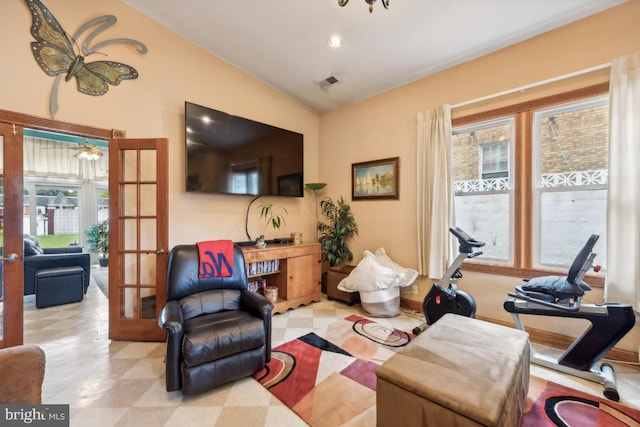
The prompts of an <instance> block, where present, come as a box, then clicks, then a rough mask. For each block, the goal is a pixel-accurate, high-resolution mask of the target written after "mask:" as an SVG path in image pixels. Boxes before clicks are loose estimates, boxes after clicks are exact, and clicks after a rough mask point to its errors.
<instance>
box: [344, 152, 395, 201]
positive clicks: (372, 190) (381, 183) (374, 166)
mask: <svg viewBox="0 0 640 427" xmlns="http://www.w3.org/2000/svg"><path fill="white" fill-rule="evenodd" d="M399 159H400V158H399V157H391V158H388V159H381V160H372V161H370V162H362V163H353V164H352V165H351V169H352V173H351V198H352V199H353V200H366V199H369V200H379V199H399V198H400V194H399V186H398V184H399V182H398V181H399V178H400V175H399V170H398V167H399V165H398V163H399Z"/></svg>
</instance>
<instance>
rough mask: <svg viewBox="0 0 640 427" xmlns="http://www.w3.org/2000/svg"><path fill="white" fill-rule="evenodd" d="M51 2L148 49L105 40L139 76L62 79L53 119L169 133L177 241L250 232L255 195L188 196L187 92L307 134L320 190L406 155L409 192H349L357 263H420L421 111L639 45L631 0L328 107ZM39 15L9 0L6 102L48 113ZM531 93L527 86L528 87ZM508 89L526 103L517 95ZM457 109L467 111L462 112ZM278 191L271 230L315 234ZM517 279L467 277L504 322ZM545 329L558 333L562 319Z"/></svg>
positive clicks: (104, 9)
mask: <svg viewBox="0 0 640 427" xmlns="http://www.w3.org/2000/svg"><path fill="white" fill-rule="evenodd" d="M46 5H47V6H48V7H49V8H50V9H51V11H52V12H53V14H54V15H55V16H56V17H57V19H58V20H59V21H60V23H61V24H62V26H63V27H64V28H65V29H66V30H67V31H68V32H70V33H73V32H75V31H76V29H77V28H78V27H79V26H80V25H81V24H83V23H84V22H86V21H87V20H89V19H91V18H94V17H97V16H100V15H104V14H113V15H115V16H116V17H117V18H118V22H117V23H116V25H115V26H113V27H111V28H109V29H108V30H106V31H105V32H103V33H102V34H101V35H100V37H99V40H103V39H106V38H117V37H127V38H133V39H137V40H140V41H142V42H144V43H145V44H147V46H148V47H149V53H148V54H146V55H139V54H137V53H136V52H135V51H134V50H133V49H132V48H130V47H128V46H120V45H111V46H108V47H106V48H104V52H105V53H107V54H108V55H109V56H108V58H109V59H111V60H115V61H121V62H124V63H127V64H130V65H132V66H134V67H135V68H136V69H137V70H138V71H139V73H140V77H139V78H138V79H137V80H132V81H124V82H123V83H122V84H121V85H120V86H116V87H112V88H111V89H110V91H109V92H108V93H107V94H106V95H104V96H101V97H90V96H87V95H84V94H81V93H79V92H78V91H77V90H76V88H75V84H74V83H72V82H69V83H63V84H61V87H60V92H59V101H60V110H59V112H58V114H57V117H56V118H57V119H59V120H62V121H66V122H73V123H79V124H85V125H91V126H96V127H102V128H116V129H123V130H125V131H126V132H127V135H128V136H129V137H136V138H138V137H140V138H141V137H164V138H168V139H169V157H170V158H169V171H168V172H169V177H170V179H169V227H170V236H169V242H170V244H171V245H175V244H178V243H186V242H193V241H195V240H200V239H202V238H216V237H228V238H231V239H235V240H242V239H244V238H245V236H244V214H245V209H246V206H247V203H248V201H249V198H248V197H231V196H211V195H195V194H187V193H185V192H184V183H183V175H184V167H183V162H184V155H183V146H184V136H183V129H182V127H183V108H184V101H185V100H189V101H192V102H195V103H199V104H202V105H206V106H210V107H213V108H217V109H221V110H224V111H227V112H229V113H232V114H239V115H243V116H245V117H249V118H251V119H254V120H258V121H263V122H266V123H269V124H273V125H276V126H280V127H285V128H289V129H292V130H294V131H297V132H301V133H303V134H304V135H305V181H306V182H312V181H325V182H327V183H328V184H329V185H328V186H327V188H326V189H325V190H324V191H323V195H328V196H331V197H334V198H337V197H340V196H344V197H345V199H347V200H348V201H349V200H350V199H351V196H350V192H351V187H350V186H351V164H352V163H354V162H361V161H367V160H374V159H380V158H385V157H394V156H399V157H400V171H401V175H400V200H399V201H358V202H352V203H351V205H352V207H353V210H354V213H355V216H356V219H357V221H358V225H359V228H360V235H359V236H358V237H357V238H356V239H355V240H354V241H353V242H352V244H351V245H350V246H351V248H352V250H353V252H354V254H355V255H356V259H355V260H354V263H355V262H357V261H359V260H360V259H361V257H362V251H363V250H364V249H371V250H374V249H376V248H378V247H385V248H386V249H387V252H388V254H389V255H390V256H391V257H392V258H393V259H394V260H396V261H397V262H399V263H401V264H403V265H405V266H407V267H413V268H415V267H416V265H417V257H416V243H415V242H416V239H415V237H414V236H415V232H416V225H415V223H416V215H415V211H416V206H415V202H414V200H415V192H416V186H415V182H414V180H415V176H416V166H415V163H414V162H415V154H414V153H415V140H416V114H417V112H418V111H421V110H425V109H428V108H432V107H434V106H436V105H440V104H444V103H448V104H456V103H460V102H464V101H467V100H470V99H475V98H478V97H483V96H487V95H490V94H494V93H498V92H501V91H504V90H509V89H513V88H516V87H519V86H522V85H527V84H530V83H533V82H537V81H542V80H546V79H549V78H553V77H556V76H559V75H563V74H566V73H572V72H575V71H578V70H581V69H585V68H589V67H592V66H595V65H599V64H602V63H606V62H609V61H611V60H612V59H613V58H615V57H618V56H620V55H624V54H627V53H630V52H633V51H636V50H638V49H640V26H638V25H637V18H638V17H640V0H630V1H629V2H627V3H625V4H623V5H621V6H618V7H616V8H613V9H610V10H608V11H605V12H603V13H600V14H598V15H596V16H593V17H590V18H587V19H584V20H582V21H580V22H577V23H574V24H572V25H568V26H566V27H563V28H561V29H558V30H555V31H552V32H549V33H546V34H543V35H541V36H539V37H536V38H533V39H531V40H528V41H525V42H523V43H519V44H517V45H515V46H512V47H509V48H506V49H503V50H501V51H499V52H496V53H494V54H490V55H486V56H484V57H481V58H479V59H476V60H474V61H470V62H468V63H465V64H462V65H460V66H457V67H454V68H451V69H449V70H446V71H443V72H441V73H438V74H436V75H434V76H431V77H428V78H424V79H422V80H419V81H417V82H415V83H412V84H408V85H405V86H402V87H400V88H397V89H395V90H392V91H389V92H387V93H384V94H382V95H379V96H376V97H373V98H370V99H368V100H366V101H363V102H360V103H357V104H354V105H352V106H349V107H347V108H343V109H341V110H339V111H336V112H333V113H329V114H326V115H323V116H321V117H318V116H317V115H315V114H313V113H311V112H310V111H308V110H307V109H305V108H304V107H302V106H300V105H298V104H297V103H296V102H294V101H292V100H291V99H289V98H287V97H286V96H284V95H282V94H281V93H279V92H277V91H274V90H273V89H270V88H268V87H267V86H265V85H264V84H262V83H260V82H258V81H257V80H255V79H254V78H252V77H251V76H249V75H247V74H245V73H243V72H241V71H239V70H238V69H236V68H234V67H233V66H231V65H229V64H227V63H226V62H224V61H221V60H219V59H217V58H215V57H213V56H211V55H209V54H207V53H205V52H204V51H202V50H201V49H200V48H198V47H196V46H194V45H192V44H190V43H188V42H187V41H186V40H184V39H183V38H181V37H179V36H177V35H176V34H175V33H173V32H171V31H170V30H168V29H166V28H164V27H162V26H161V25H159V24H157V23H155V22H154V21H152V20H150V19H148V18H147V17H145V16H143V15H141V14H139V13H138V12H137V11H135V10H134V9H132V8H130V7H128V6H127V5H125V4H123V3H122V2H121V1H119V0H83V1H77V0H46ZM30 25H31V16H30V13H29V11H28V9H27V7H26V5H25V4H24V2H23V1H21V0H10V1H4V2H3V6H2V13H1V14H0V37H1V40H2V43H1V44H0V54H1V57H2V58H3V67H2V79H0V94H1V95H0V109H5V110H11V111H17V112H22V113H28V114H33V115H37V116H43V117H49V109H48V103H49V93H50V90H51V85H52V83H53V78H51V77H49V76H47V75H45V74H44V73H43V72H42V70H40V68H39V67H38V66H37V65H36V63H35V61H34V59H33V56H32V54H31V52H30V50H29V43H30V42H31V41H32V37H31V35H30V33H29V28H30ZM94 56H95V58H98V57H99V56H98V55H94ZM100 59H102V57H101V56H100ZM87 60H88V61H91V60H95V59H94V58H91V57H90V58H88V59H87ZM589 78H591V79H592V80H594V81H602V80H603V79H606V73H596V75H595V76H594V77H589ZM557 86H558V85H554V87H557ZM559 86H560V87H562V86H563V84H560V85H559ZM533 92H535V91H533ZM526 96H528V94H524V95H523V97H526ZM508 98H509V99H510V100H517V99H520V98H519V96H518V95H516V96H512V97H508ZM472 108H473V107H471V108H465V111H469V110H471V109H472ZM455 114H460V112H459V111H454V115H455ZM319 147H322V149H320V148H319ZM274 201H276V203H278V204H280V205H283V206H285V207H286V209H287V210H288V212H289V214H288V217H287V226H286V227H285V228H284V229H282V230H280V231H278V232H273V231H270V230H269V231H268V232H267V233H266V234H267V237H270V236H280V235H288V234H289V233H290V232H292V231H302V232H303V233H304V235H305V236H312V235H313V224H312V218H313V209H314V207H313V198H312V197H309V196H307V197H305V198H304V199H292V200H289V199H276V200H274ZM250 226H251V231H252V233H253V234H256V233H259V232H262V225H261V223H260V221H259V218H258V215H257V211H256V210H255V209H254V210H253V211H252V215H251V218H250ZM428 282H429V281H428V280H424V279H423V280H421V281H420V295H418V296H417V297H416V296H410V295H406V294H403V297H407V298H413V299H415V300H421V299H422V296H423V295H424V293H425V292H426V290H427V289H428V286H429V283H428ZM515 282H517V280H513V278H505V277H496V276H488V275H481V274H468V275H467V276H466V277H465V279H463V281H462V283H461V285H462V287H467V288H468V289H469V290H470V291H471V292H472V293H473V294H474V295H475V297H476V299H477V300H478V302H479V304H478V305H479V307H478V314H479V315H482V316H486V317H493V318H497V319H508V317H507V316H506V313H504V311H503V310H502V301H503V300H504V297H505V295H506V292H507V291H508V290H509V288H511V287H512V284H514V283H515ZM498 284H499V285H498ZM594 299H595V298H594ZM536 326H538V325H537V324H536ZM542 326H543V327H547V326H546V325H542ZM547 328H548V327H547ZM548 329H553V330H559V328H558V326H557V325H555V326H553V327H552V328H548ZM560 331H561V332H562V330H560ZM567 333H569V331H568V332H567ZM639 343H640V333H639V332H638V328H637V327H636V329H635V330H634V332H633V334H632V335H631V337H630V338H629V337H628V338H625V342H624V343H623V344H624V347H625V348H631V349H634V350H635V349H637V348H638V344H639Z"/></svg>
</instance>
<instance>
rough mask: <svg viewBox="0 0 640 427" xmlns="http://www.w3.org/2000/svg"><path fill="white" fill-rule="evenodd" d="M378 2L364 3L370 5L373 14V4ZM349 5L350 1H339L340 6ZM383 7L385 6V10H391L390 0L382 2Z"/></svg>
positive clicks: (366, 1)
mask: <svg viewBox="0 0 640 427" xmlns="http://www.w3.org/2000/svg"><path fill="white" fill-rule="evenodd" d="M376 1H377V0H364V2H365V3H366V4H368V5H369V13H371V12H373V4H374V3H375V2H376ZM347 3H349V0H338V4H339V5H340V6H342V7H345V6H346V5H347ZM382 5H383V6H384V8H385V9H388V8H389V0H382Z"/></svg>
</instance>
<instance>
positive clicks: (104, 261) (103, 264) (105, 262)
mask: <svg viewBox="0 0 640 427" xmlns="http://www.w3.org/2000/svg"><path fill="white" fill-rule="evenodd" d="M98 262H99V263H100V267H108V266H109V258H98Z"/></svg>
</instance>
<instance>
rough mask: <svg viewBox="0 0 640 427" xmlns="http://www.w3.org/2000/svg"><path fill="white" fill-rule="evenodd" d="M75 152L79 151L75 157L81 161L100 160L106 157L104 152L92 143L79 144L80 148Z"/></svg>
mask: <svg viewBox="0 0 640 427" xmlns="http://www.w3.org/2000/svg"><path fill="white" fill-rule="evenodd" d="M74 150H78V151H77V152H76V154H74V155H73V157H75V158H76V159H81V160H98V159H99V158H101V157H102V156H103V155H104V152H103V151H102V150H101V149H99V148H98V147H97V146H96V145H95V144H92V143H90V142H81V143H79V144H78V147H76V148H74Z"/></svg>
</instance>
